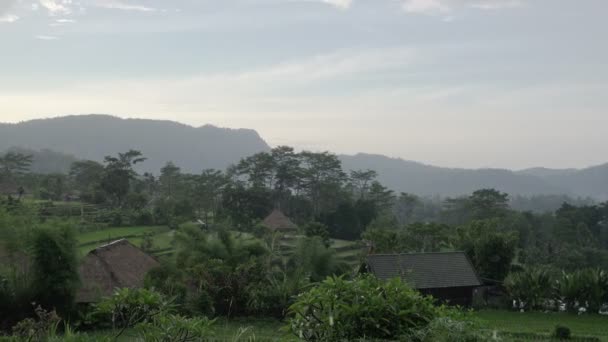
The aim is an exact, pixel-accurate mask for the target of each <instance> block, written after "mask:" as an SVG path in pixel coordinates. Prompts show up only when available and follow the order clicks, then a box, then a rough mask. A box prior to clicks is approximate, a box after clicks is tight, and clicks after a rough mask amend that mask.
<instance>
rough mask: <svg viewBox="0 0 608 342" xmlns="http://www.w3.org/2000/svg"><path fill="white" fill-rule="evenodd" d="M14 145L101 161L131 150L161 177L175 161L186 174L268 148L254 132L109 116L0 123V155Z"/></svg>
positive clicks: (142, 168) (224, 164) (222, 165)
mask: <svg viewBox="0 0 608 342" xmlns="http://www.w3.org/2000/svg"><path fill="white" fill-rule="evenodd" d="M11 147H19V148H26V149H31V150H42V149H50V150H53V151H60V152H62V153H66V154H70V155H73V156H75V157H77V158H80V159H90V160H96V161H101V160H103V158H104V157H105V156H107V155H115V154H116V153H118V152H125V151H127V150H129V149H136V150H140V151H141V152H142V153H143V154H144V156H145V157H147V158H148V160H147V161H146V162H145V163H142V164H141V166H140V169H139V170H140V171H151V172H155V173H157V172H158V171H159V170H160V168H161V167H162V166H163V165H164V164H165V163H166V162H167V161H173V162H174V163H175V164H176V165H179V166H180V167H181V168H182V169H183V170H184V171H186V172H196V173H198V172H200V171H201V170H202V169H204V168H217V169H224V168H225V167H227V166H228V165H230V164H231V163H234V162H236V161H238V160H239V159H241V158H242V157H245V156H249V155H251V154H254V153H257V152H260V151H266V150H269V149H270V147H269V146H268V144H266V142H265V141H264V140H263V139H262V138H261V137H260V136H259V135H258V133H257V132H255V131H254V130H250V129H228V128H218V127H215V126H210V125H206V126H202V127H192V126H188V125H184V124H180V123H177V122H173V121H157V120H143V119H121V118H117V117H113V116H109V115H80V116H66V117H60V118H53V119H43V120H32V121H26V122H22V123H18V124H0V151H4V150H7V149H9V148H11Z"/></svg>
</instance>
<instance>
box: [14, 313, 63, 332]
mask: <svg viewBox="0 0 608 342" xmlns="http://www.w3.org/2000/svg"><path fill="white" fill-rule="evenodd" d="M34 312H35V314H36V319H34V318H26V319H24V320H22V321H21V322H19V323H17V325H15V326H14V327H13V335H14V336H16V337H18V338H20V339H21V340H24V341H46V340H47V339H49V338H50V337H54V336H56V335H57V328H58V327H59V323H60V322H61V318H60V317H59V316H58V315H57V313H56V312H55V310H53V311H47V310H44V309H43V308H42V307H41V306H40V305H38V306H37V307H36V308H35V309H34Z"/></svg>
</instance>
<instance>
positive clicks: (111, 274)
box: [76, 239, 160, 303]
mask: <svg viewBox="0 0 608 342" xmlns="http://www.w3.org/2000/svg"><path fill="white" fill-rule="evenodd" d="M159 265H160V264H159V263H158V261H157V260H156V259H155V258H153V257H152V256H150V255H148V254H146V253H145V252H143V251H142V250H140V249H139V248H137V247H135V246H133V245H132V244H131V243H130V242H129V241H127V240H125V239H122V240H118V241H114V242H112V243H109V244H107V245H104V246H101V247H99V248H97V249H95V250H93V251H91V252H89V254H87V256H86V257H85V258H84V260H83V261H82V263H81V264H80V269H79V273H80V281H81V288H80V289H79V290H78V292H77V293H76V302H77V303H95V302H97V301H99V299H101V298H102V297H105V296H110V295H112V293H113V292H114V290H115V289H116V288H124V287H128V288H138V287H142V286H143V282H144V277H145V276H146V273H148V271H150V270H151V269H152V268H154V267H157V266H159Z"/></svg>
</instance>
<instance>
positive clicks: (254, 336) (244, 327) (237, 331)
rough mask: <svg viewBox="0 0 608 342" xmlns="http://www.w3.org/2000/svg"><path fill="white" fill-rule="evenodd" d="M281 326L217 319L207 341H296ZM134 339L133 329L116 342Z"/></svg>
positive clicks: (99, 333)
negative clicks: (210, 337)
mask: <svg viewBox="0 0 608 342" xmlns="http://www.w3.org/2000/svg"><path fill="white" fill-rule="evenodd" d="M284 325H285V324H283V323H282V322H281V321H279V320H276V319H260V318H248V319H244V318H242V319H235V320H227V319H219V320H218V321H216V323H215V324H214V326H213V333H214V336H213V339H210V340H209V341H230V342H231V341H234V342H241V341H242V342H245V341H250V340H251V341H268V342H274V341H276V342H279V341H281V342H282V341H285V342H295V341H298V339H296V338H295V337H294V336H293V335H291V333H289V332H287V331H284V330H283V326H284ZM111 336H113V335H112V332H109V331H97V332H94V333H90V334H88V337H89V338H91V339H92V340H95V339H96V338H97V339H101V338H104V337H111ZM135 338H136V332H135V331H134V330H133V329H130V330H127V331H125V333H124V334H123V335H122V336H121V337H120V338H119V339H118V341H121V342H122V341H124V342H127V341H133V340H134V339H135Z"/></svg>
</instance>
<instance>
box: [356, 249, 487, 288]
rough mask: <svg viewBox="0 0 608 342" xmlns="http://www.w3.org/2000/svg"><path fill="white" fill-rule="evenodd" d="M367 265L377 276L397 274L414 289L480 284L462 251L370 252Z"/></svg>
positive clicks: (385, 277) (388, 277)
mask: <svg viewBox="0 0 608 342" xmlns="http://www.w3.org/2000/svg"><path fill="white" fill-rule="evenodd" d="M367 265H368V267H369V269H370V271H371V272H372V273H373V274H374V275H375V276H376V277H378V278H379V279H383V280H386V279H391V278H396V277H401V279H403V280H405V281H406V282H408V283H410V284H411V285H412V286H413V287H414V288H417V289H433V288H446V287H463V286H480V285H482V283H481V280H480V279H479V277H478V276H477V273H476V272H475V269H474V268H473V265H472V264H471V262H470V261H469V258H468V257H467V256H466V254H465V253H463V252H445V253H412V254H373V255H369V256H368V257H367Z"/></svg>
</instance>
